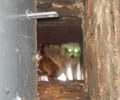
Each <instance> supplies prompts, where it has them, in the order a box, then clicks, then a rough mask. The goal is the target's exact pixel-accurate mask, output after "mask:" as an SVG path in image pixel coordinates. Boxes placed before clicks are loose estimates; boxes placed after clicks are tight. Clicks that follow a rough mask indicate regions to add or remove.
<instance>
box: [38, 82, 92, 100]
mask: <svg viewBox="0 0 120 100" xmlns="http://www.w3.org/2000/svg"><path fill="white" fill-rule="evenodd" d="M83 87H84V84H83V82H81V81H69V82H60V81H53V82H39V83H38V100H90V99H89V96H88V95H87V94H86V93H85V92H84V88H83Z"/></svg>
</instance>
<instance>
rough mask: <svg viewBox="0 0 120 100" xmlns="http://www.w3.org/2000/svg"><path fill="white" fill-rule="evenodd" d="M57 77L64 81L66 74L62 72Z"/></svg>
mask: <svg viewBox="0 0 120 100" xmlns="http://www.w3.org/2000/svg"><path fill="white" fill-rule="evenodd" d="M57 79H58V80H60V81H66V76H65V74H64V73H62V74H61V75H60V76H59V77H58V78H57Z"/></svg>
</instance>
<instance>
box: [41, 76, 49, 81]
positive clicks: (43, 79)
mask: <svg viewBox="0 0 120 100" xmlns="http://www.w3.org/2000/svg"><path fill="white" fill-rule="evenodd" d="M39 81H49V80H48V77H47V76H41V77H40V78H39Z"/></svg>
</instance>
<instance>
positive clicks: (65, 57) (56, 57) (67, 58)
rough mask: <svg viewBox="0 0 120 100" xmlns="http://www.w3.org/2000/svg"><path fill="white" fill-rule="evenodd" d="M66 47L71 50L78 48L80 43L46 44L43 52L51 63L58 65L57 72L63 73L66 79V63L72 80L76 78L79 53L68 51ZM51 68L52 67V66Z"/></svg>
mask: <svg viewBox="0 0 120 100" xmlns="http://www.w3.org/2000/svg"><path fill="white" fill-rule="evenodd" d="M68 48H71V50H73V49H74V48H77V49H79V50H80V45H79V44H78V43H66V44H61V45H46V46H45V47H44V53H45V55H46V56H47V57H49V58H50V59H51V61H52V62H53V63H55V64H56V65H57V66H58V69H59V72H57V73H59V74H60V73H64V74H65V76H66V78H67V79H68V74H67V69H68V65H70V66H71V69H72V74H73V80H76V73H77V65H78V62H79V61H80V54H78V53H74V52H70V53H68V52H67V51H66V50H67V49H68ZM52 68H53V69H54V67H52ZM53 69H51V70H53ZM57 73H56V74H57ZM57 75H58V74H57Z"/></svg>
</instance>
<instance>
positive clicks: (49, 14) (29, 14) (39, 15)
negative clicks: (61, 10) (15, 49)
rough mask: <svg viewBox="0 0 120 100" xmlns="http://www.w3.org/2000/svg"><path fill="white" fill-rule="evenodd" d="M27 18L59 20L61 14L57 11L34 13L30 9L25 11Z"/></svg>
mask: <svg viewBox="0 0 120 100" xmlns="http://www.w3.org/2000/svg"><path fill="white" fill-rule="evenodd" d="M25 14H26V17H27V18H28V19H29V20H30V19H43V18H57V17H59V14H58V13H57V12H56V11H51V12H41V13H33V12H32V11H30V10H29V9H27V10H26V11H25Z"/></svg>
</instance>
